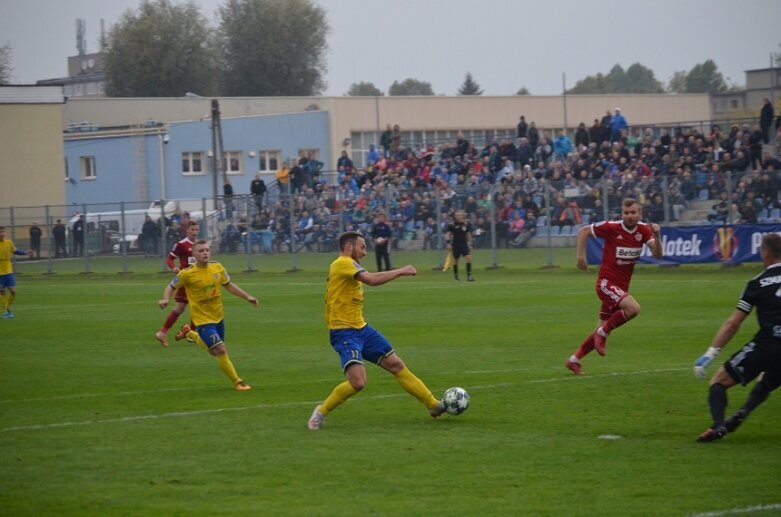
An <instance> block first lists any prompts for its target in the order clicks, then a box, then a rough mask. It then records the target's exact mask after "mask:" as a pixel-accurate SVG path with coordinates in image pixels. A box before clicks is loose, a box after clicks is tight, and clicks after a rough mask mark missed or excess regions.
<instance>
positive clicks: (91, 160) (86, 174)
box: [79, 156, 98, 180]
mask: <svg viewBox="0 0 781 517" xmlns="http://www.w3.org/2000/svg"><path fill="white" fill-rule="evenodd" d="M79 165H80V170H81V179H83V180H94V179H95V178H96V177H97V175H98V173H97V170H96V169H95V157H94V156H82V157H81V158H79Z"/></svg>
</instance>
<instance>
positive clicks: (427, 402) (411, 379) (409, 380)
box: [395, 366, 439, 409]
mask: <svg viewBox="0 0 781 517" xmlns="http://www.w3.org/2000/svg"><path fill="white" fill-rule="evenodd" d="M395 377H396V382H398V383H399V384H401V387H402V388H404V391H406V392H407V393H409V394H410V395H412V396H413V397H415V398H416V399H418V400H419V401H420V403H421V404H423V405H424V406H426V407H427V408H429V409H433V408H434V407H436V405H437V403H438V402H439V401H438V400H437V399H436V397H434V395H432V394H431V390H429V389H428V387H427V386H426V385H425V384H423V381H421V380H420V379H418V378H417V377H415V374H414V373H412V372H411V371H409V368H407V367H406V366H405V367H404V369H403V370H402V371H400V372H399V373H397V374H396V375H395Z"/></svg>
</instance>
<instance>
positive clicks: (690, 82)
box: [686, 59, 728, 94]
mask: <svg viewBox="0 0 781 517" xmlns="http://www.w3.org/2000/svg"><path fill="white" fill-rule="evenodd" d="M727 90H728V87H727V83H726V82H724V77H723V76H722V75H721V72H719V68H718V67H717V66H716V63H714V62H713V60H712V59H708V60H707V61H705V62H704V63H700V64H697V65H694V68H692V69H691V71H689V73H688V74H687V76H686V93H710V94H714V93H724V92H726V91H727Z"/></svg>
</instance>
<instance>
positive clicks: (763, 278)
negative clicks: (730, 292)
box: [737, 264, 781, 346]
mask: <svg viewBox="0 0 781 517" xmlns="http://www.w3.org/2000/svg"><path fill="white" fill-rule="evenodd" d="M754 307H756V308H757V321H758V322H759V331H758V332H757V333H756V335H755V336H754V340H755V341H757V342H762V343H772V344H776V345H779V346H781V264H773V265H771V266H769V267H768V268H766V269H765V270H764V271H763V272H762V273H760V274H758V275H757V276H755V277H754V278H752V279H751V280H749V282H748V283H747V284H746V288H745V289H744V290H743V294H742V295H741V296H740V301H738V307H737V308H738V310H741V311H743V312H745V313H746V314H748V313H750V312H751V310H752V309H753V308H754Z"/></svg>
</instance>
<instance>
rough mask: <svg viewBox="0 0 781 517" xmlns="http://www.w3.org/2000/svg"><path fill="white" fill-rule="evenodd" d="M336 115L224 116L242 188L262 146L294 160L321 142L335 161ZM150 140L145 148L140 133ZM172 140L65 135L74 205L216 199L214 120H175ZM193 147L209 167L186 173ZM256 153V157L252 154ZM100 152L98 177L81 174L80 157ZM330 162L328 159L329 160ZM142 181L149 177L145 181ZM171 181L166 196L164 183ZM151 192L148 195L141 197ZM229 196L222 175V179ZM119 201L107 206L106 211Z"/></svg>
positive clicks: (242, 190)
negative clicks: (332, 125) (332, 124)
mask: <svg viewBox="0 0 781 517" xmlns="http://www.w3.org/2000/svg"><path fill="white" fill-rule="evenodd" d="M328 128H329V120H328V113H327V112H324V111H315V112H306V113H293V114H287V115H267V116H256V117H242V118H234V119H223V120H222V134H223V146H224V150H225V151H232V152H240V153H241V162H242V165H241V169H242V173H241V174H238V175H234V174H231V175H229V176H228V177H229V178H230V180H231V183H232V185H233V189H234V193H236V194H246V193H249V185H250V182H251V181H252V180H253V179H254V177H255V174H256V173H257V172H258V168H259V156H258V153H259V151H261V150H278V151H280V152H281V158H282V159H283V160H286V159H288V158H290V157H296V156H297V155H298V152H299V150H300V149H318V150H319V152H320V161H322V162H323V163H325V164H331V163H333V162H334V161H335V160H334V159H333V157H331V156H330V153H329V138H328V136H329V135H328V131H329V129H328ZM139 138H140V139H143V151H140V150H139V145H138V142H139V141H138V140H136V139H139ZM167 140H168V142H167V143H163V137H162V135H146V136H143V137H133V136H132V135H129V134H128V135H127V136H125V135H123V136H120V137H112V138H101V137H100V131H97V132H95V134H94V136H93V137H89V138H85V139H79V140H68V141H66V142H65V159H66V161H67V164H68V171H69V177H70V178H71V181H69V182H68V183H67V184H66V188H65V197H66V202H67V203H68V204H70V205H73V204H76V205H81V204H83V203H85V204H96V203H118V202H120V201H125V202H130V203H142V204H143V203H145V202H146V201H149V200H154V199H161V198H162V197H165V198H166V199H192V198H202V197H206V198H209V197H211V196H212V195H213V188H214V187H213V174H212V167H211V159H210V158H208V156H207V152H208V151H210V150H211V148H212V132H211V120H210V119H206V120H203V121H192V122H175V123H171V124H170V125H169V127H168V133H167ZM161 150H162V153H163V161H164V166H163V169H164V171H165V172H164V177H163V176H162V175H161V172H162V170H161V166H160V164H161V160H160V153H161ZM188 152H201V153H203V157H204V161H205V163H204V164H203V167H204V172H205V173H204V174H201V175H186V174H183V172H182V155H183V153H188ZM251 154H254V156H251ZM82 156H94V157H95V166H96V167H95V168H96V172H97V175H96V178H95V179H91V180H85V179H82V178H81V177H80V158H81V157H82ZM140 157H144V158H145V159H144V162H143V163H144V164H145V167H142V168H141V169H142V170H143V173H142V176H141V177H139V178H137V172H136V171H137V168H136V160H137V159H139V158H140ZM325 168H326V169H327V168H329V167H328V165H326V167H325ZM264 180H265V181H266V183H269V182H271V181H273V180H274V177H273V173H270V174H268V175H266V176H265V177H264ZM139 181H140V182H142V184H141V185H139ZM164 187H165V196H163V195H162V194H163V192H162V190H163V188H164ZM144 191H146V193H147V195H146V197H147V199H139V195H140V194H139V193H140V192H144ZM218 194H219V195H222V180H220V181H219V184H218ZM110 209H116V208H113V207H112V208H106V210H110Z"/></svg>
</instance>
